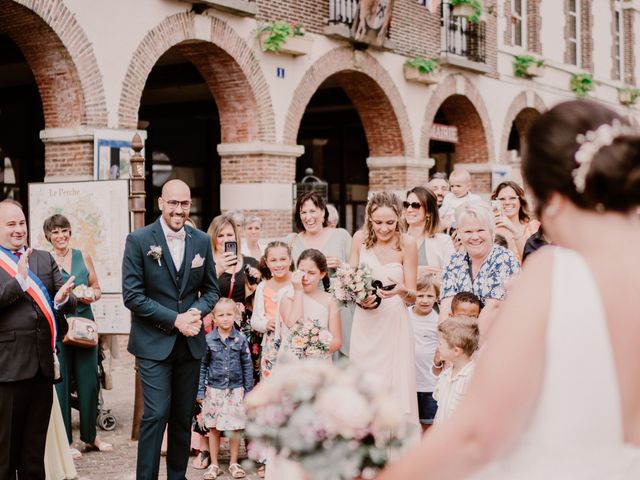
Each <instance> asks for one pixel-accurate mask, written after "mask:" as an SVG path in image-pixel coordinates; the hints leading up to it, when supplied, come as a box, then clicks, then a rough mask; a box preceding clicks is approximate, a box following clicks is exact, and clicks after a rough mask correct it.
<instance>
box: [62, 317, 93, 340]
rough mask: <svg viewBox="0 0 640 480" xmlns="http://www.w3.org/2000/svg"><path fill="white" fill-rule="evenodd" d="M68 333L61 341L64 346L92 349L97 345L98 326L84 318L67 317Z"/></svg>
mask: <svg viewBox="0 0 640 480" xmlns="http://www.w3.org/2000/svg"><path fill="white" fill-rule="evenodd" d="M67 323H68V324H69V331H68V332H67V334H66V335H65V336H64V338H63V339H62V343H64V344H65V345H72V346H74V347H80V348H93V347H95V346H97V345H98V325H97V324H96V322H94V321H93V320H90V319H88V318H84V317H67Z"/></svg>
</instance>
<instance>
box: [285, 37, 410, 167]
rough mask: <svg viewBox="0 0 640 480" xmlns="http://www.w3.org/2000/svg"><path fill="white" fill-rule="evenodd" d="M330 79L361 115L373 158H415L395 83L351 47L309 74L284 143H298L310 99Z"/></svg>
mask: <svg viewBox="0 0 640 480" xmlns="http://www.w3.org/2000/svg"><path fill="white" fill-rule="evenodd" d="M329 77H332V80H333V79H335V81H336V82H337V83H338V84H339V85H340V87H341V88H342V89H343V90H344V91H345V93H346V94H347V96H348V97H349V99H350V100H351V102H352V103H353V105H354V107H355V108H356V110H357V111H358V115H359V116H360V120H361V121H362V126H363V128H364V131H365V135H366V137H367V143H368V145H369V155H370V156H371V157H382V156H408V157H411V156H413V155H414V154H415V152H414V145H413V139H412V135H411V127H410V125H409V117H408V115H407V112H406V109H405V106H404V103H403V101H402V98H401V97H400V93H399V92H398V89H397V88H396V86H395V84H394V83H393V80H391V77H390V76H389V74H388V73H387V72H386V70H385V69H384V68H383V67H382V65H381V64H380V63H378V61H377V60H376V59H374V58H373V57H372V56H371V55H368V54H366V53H363V52H361V51H354V50H353V49H351V48H348V47H347V48H336V49H334V50H331V51H330V52H328V53H326V54H325V55H323V56H322V57H321V58H320V59H319V60H317V61H316V62H315V63H314V64H313V65H312V66H311V67H310V68H309V69H308V70H307V72H306V74H305V76H304V77H303V79H302V81H301V82H300V84H299V85H298V87H297V88H296V90H295V92H294V94H293V99H292V101H291V105H290V107H289V111H288V113H287V119H286V122H285V127H284V139H283V140H284V143H291V144H293V143H295V142H296V139H297V136H298V129H299V128H300V122H301V121H302V116H303V115H304V112H305V110H306V108H307V105H308V104H309V101H310V100H311V97H312V96H313V95H314V94H315V93H316V91H317V90H318V88H319V87H320V85H321V84H322V83H323V82H324V81H325V80H327V79H328V78H329Z"/></svg>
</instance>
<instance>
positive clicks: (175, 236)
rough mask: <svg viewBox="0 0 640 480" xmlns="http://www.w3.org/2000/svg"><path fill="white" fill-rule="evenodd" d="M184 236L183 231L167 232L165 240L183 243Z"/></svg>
mask: <svg viewBox="0 0 640 480" xmlns="http://www.w3.org/2000/svg"><path fill="white" fill-rule="evenodd" d="M184 238H185V234H184V230H180V231H179V232H168V233H167V240H182V241H184Z"/></svg>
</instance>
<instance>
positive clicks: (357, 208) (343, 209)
mask: <svg viewBox="0 0 640 480" xmlns="http://www.w3.org/2000/svg"><path fill="white" fill-rule="evenodd" d="M298 144H300V145H304V147H305V153H304V155H302V156H301V157H300V158H299V159H298V162H297V165H296V181H300V180H301V179H302V178H303V177H304V176H305V175H306V174H305V170H306V169H307V168H312V169H313V171H314V175H316V176H317V177H319V178H320V179H321V180H324V181H326V182H327V183H328V184H329V185H328V187H329V189H328V197H329V198H328V201H329V203H333V204H334V205H335V206H336V208H337V209H338V212H339V213H340V224H339V226H340V227H343V228H346V229H347V230H348V231H349V232H350V233H353V232H355V231H356V230H357V229H358V228H360V227H361V226H362V223H363V220H364V209H365V205H366V203H367V194H368V191H369V169H368V167H367V157H368V156H369V147H368V145H367V139H366V137H365V132H364V129H363V127H362V122H361V121H360V117H359V115H358V112H357V110H356V109H355V107H354V106H353V103H351V100H350V99H349V97H348V96H347V95H346V93H345V92H344V90H343V89H342V88H341V87H340V86H338V85H337V83H336V82H334V81H332V78H329V79H328V80H326V81H325V82H324V83H323V84H322V85H321V86H320V88H319V89H318V91H317V92H316V93H315V94H314V95H313V97H312V98H311V100H310V102H309V105H307V109H306V110H305V113H304V116H303V117H302V121H301V123H300V129H299V130H298Z"/></svg>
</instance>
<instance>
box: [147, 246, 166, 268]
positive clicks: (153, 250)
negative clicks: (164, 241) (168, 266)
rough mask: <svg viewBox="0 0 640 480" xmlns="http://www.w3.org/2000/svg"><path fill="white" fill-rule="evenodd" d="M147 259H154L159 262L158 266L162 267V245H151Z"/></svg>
mask: <svg viewBox="0 0 640 480" xmlns="http://www.w3.org/2000/svg"><path fill="white" fill-rule="evenodd" d="M147 257H151V258H153V259H154V260H155V261H156V262H158V265H160V266H162V261H161V260H160V258H162V247H161V246H160V245H151V246H150V247H149V251H148V252H147Z"/></svg>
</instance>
